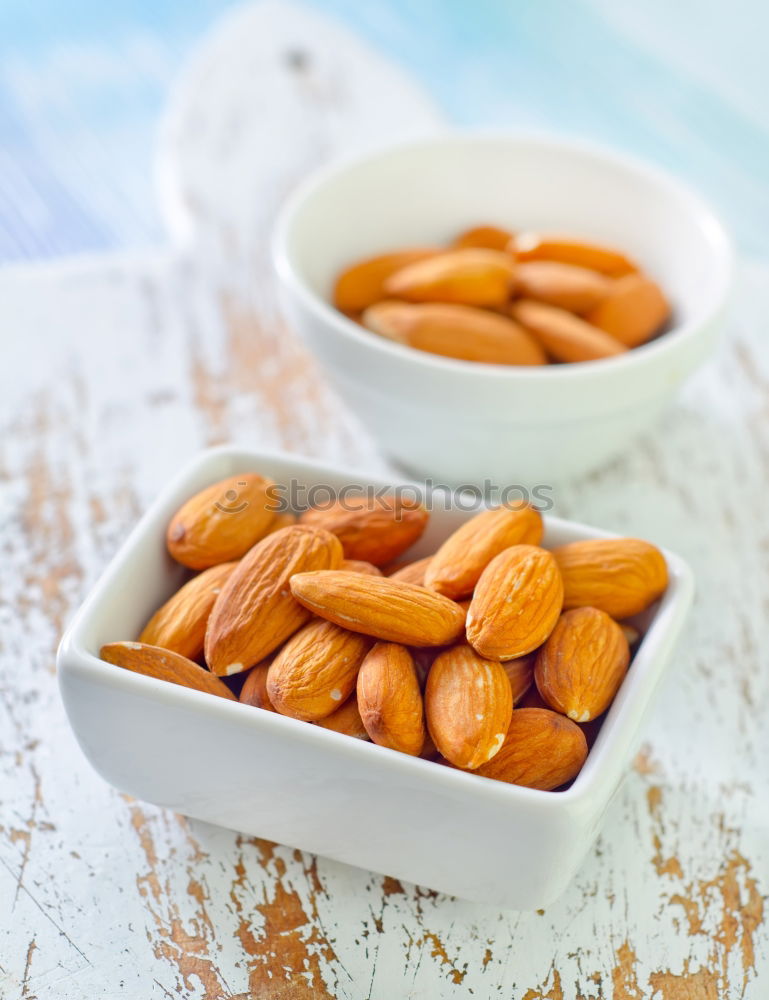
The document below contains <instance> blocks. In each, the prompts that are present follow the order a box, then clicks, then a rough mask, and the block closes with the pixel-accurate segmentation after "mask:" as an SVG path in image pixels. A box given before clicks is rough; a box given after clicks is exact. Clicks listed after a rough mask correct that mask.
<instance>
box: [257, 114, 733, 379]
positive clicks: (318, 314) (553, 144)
mask: <svg viewBox="0 0 769 1000" xmlns="http://www.w3.org/2000/svg"><path fill="white" fill-rule="evenodd" d="M479 143H503V144H510V145H513V146H520V145H526V146H531V147H535V148H537V147H539V148H542V149H548V150H561V151H563V152H564V153H577V154H578V155H581V156H583V157H586V158H588V159H592V160H594V161H596V162H602V163H603V164H609V165H610V166H612V167H614V168H615V169H617V170H620V171H624V172H626V173H631V174H635V175H640V176H641V177H642V178H644V179H645V180H646V181H648V182H651V183H652V184H653V185H656V186H658V187H660V188H664V189H665V190H667V191H668V192H669V193H670V194H671V195H673V196H674V197H675V198H677V199H678V200H679V201H680V202H681V203H682V204H683V205H685V207H686V209H687V211H688V212H689V214H690V215H692V216H697V217H698V218H699V225H700V228H701V229H702V230H703V231H705V232H706V233H707V235H708V237H709V243H708V244H707V246H708V247H709V253H710V255H711V257H712V258H713V259H714V260H715V263H716V270H717V274H718V275H719V276H720V280H719V281H718V282H717V283H714V284H713V286H711V287H710V289H709V291H710V292H711V304H710V307H709V308H708V309H706V310H705V311H704V312H703V313H702V314H700V315H694V316H693V317H690V318H689V319H688V320H687V321H686V322H685V323H683V324H681V325H678V326H673V327H672V328H671V329H670V330H669V331H667V332H666V333H664V334H662V335H660V336H659V337H657V338H655V339H654V340H651V341H649V342H647V343H646V344H642V345H640V346H639V347H635V348H633V349H632V350H628V351H626V352H625V353H623V354H619V355H616V356H614V357H610V358H600V359H597V360H594V361H581V362H579V363H572V364H562V365H501V364H489V363H485V362H477V361H462V360H460V359H458V358H444V357H441V356H440V355H437V354H429V353H427V352H426V351H418V350H415V349H414V348H411V347H408V346H406V345H404V344H398V343H396V342H394V341H390V340H386V339H385V338H384V337H377V336H376V335H375V334H373V333H371V332H370V331H367V330H364V329H362V328H361V327H360V326H359V325H358V324H357V323H355V322H354V321H353V320H351V319H349V318H348V317H347V316H345V315H344V313H341V312H339V311H338V310H337V309H336V308H335V307H334V306H333V305H332V304H331V303H330V302H327V301H326V300H325V299H324V298H322V296H320V295H318V294H317V293H316V292H314V291H313V290H312V289H311V288H310V287H309V285H308V284H307V283H306V281H305V280H304V278H303V277H302V275H301V273H300V271H299V269H298V267H297V266H296V265H295V262H294V260H293V259H292V254H291V252H290V249H289V243H290V230H291V228H292V225H293V223H294V222H295V220H296V217H297V216H298V215H299V213H300V212H301V210H302V208H303V207H304V205H305V204H306V203H307V202H308V201H309V200H310V199H311V198H312V197H313V196H314V195H315V194H316V193H318V192H319V191H321V190H322V188H323V187H324V186H325V185H326V184H328V183H329V182H331V181H334V180H336V179H338V178H339V177H340V176H342V175H344V174H345V173H346V172H347V171H352V170H355V169H357V168H359V167H362V166H365V165H366V164H368V163H371V162H374V161H376V160H379V159H385V158H387V157H388V156H391V155H394V154H395V155H397V154H399V153H408V152H410V151H412V150H418V149H422V148H427V147H431V146H436V145H442V144H443V145H453V144H459V145H468V146H469V145H475V144H479ZM270 250H271V256H272V261H273V266H274V268H275V271H276V273H277V275H278V277H279V279H280V281H281V282H282V283H283V285H284V286H285V288H286V289H287V290H288V291H289V292H290V293H291V294H293V295H295V296H296V297H297V298H298V299H299V300H300V301H301V303H302V305H303V306H304V308H305V309H306V310H308V311H309V312H311V313H312V314H313V315H314V317H315V319H316V320H318V321H319V322H321V323H323V324H325V325H330V326H332V327H333V328H334V329H335V330H336V332H337V333H338V334H340V335H341V336H342V338H343V339H345V340H347V341H352V342H353V343H355V344H357V345H359V346H361V347H364V348H367V349H369V350H371V351H373V352H374V353H375V354H381V355H383V356H385V357H389V358H392V359H393V360H395V361H400V362H411V363H412V364H413V365H414V366H415V367H417V368H422V369H424V371H425V373H427V372H431V371H432V372H433V373H435V372H444V373H446V374H454V375H457V374H465V375H471V376H475V377H487V378H490V379H494V380H498V379H514V380H519V379H522V380H526V381H529V382H533V383H537V382H540V381H542V382H545V381H549V382H559V381H565V380H574V379H580V378H591V377H593V376H596V375H600V374H606V375H608V376H611V375H612V374H619V373H621V372H624V371H627V370H628V369H629V368H632V367H633V366H634V365H638V364H644V363H646V362H653V361H654V360H655V359H661V358H664V356H665V355H666V354H669V353H670V352H671V351H672V352H675V351H676V350H677V349H679V348H680V347H682V346H684V345H685V344H687V343H689V342H690V341H691V340H693V339H696V338H697V336H698V335H700V334H702V333H703V331H704V330H705V329H706V328H707V326H708V324H709V323H710V322H711V321H712V320H713V319H714V318H716V317H717V316H719V315H720V314H721V313H722V312H723V311H724V309H725V308H726V305H727V302H728V298H729V293H730V290H731V287H732V283H733V272H734V250H733V246H732V242H731V239H730V238H729V236H728V234H727V232H726V230H725V228H724V226H723V224H722V223H721V221H720V220H719V218H718V216H717V215H716V214H715V212H714V211H713V209H712V208H711V207H710V206H709V205H708V204H707V202H706V201H705V200H704V199H703V198H702V197H701V196H700V195H699V194H697V193H696V192H695V191H694V190H692V189H691V188H690V187H688V186H687V185H686V184H685V183H684V182H683V181H681V180H679V179H678V178H677V177H675V176H674V175H672V174H670V173H668V172H667V171H666V170H663V169H662V168H661V167H658V166H656V165H654V164H650V163H648V162H646V161H645V160H643V159H641V158H639V157H636V156H634V155H632V154H629V153H625V152H619V151H617V150H614V149H611V148H609V147H607V146H604V145H602V144H600V143H596V142H592V141H588V140H584V139H577V138H571V137H569V136H566V135H563V134H554V133H550V132H546V131H538V130H530V129H510V128H441V129H436V130H435V131H433V132H430V133H429V134H425V135H423V136H421V137H420V138H417V139H414V138H408V139H402V140H398V141H396V142H388V143H383V144H381V145H379V146H377V147H375V148H369V149H367V150H366V152H364V153H360V152H358V153H355V154H348V155H346V156H342V157H338V158H335V159H334V160H333V161H332V162H331V163H329V164H326V165H324V166H322V167H320V168H318V169H317V170H315V171H313V172H312V173H311V174H310V176H309V177H307V178H305V179H304V180H303V181H301V182H300V183H299V185H298V186H297V187H296V188H295V189H294V190H293V191H292V193H291V194H290V195H289V196H288V198H287V199H286V201H285V202H284V204H283V207H282V208H281V210H280V212H279V214H278V217H277V220H276V222H275V225H274V227H273V231H272V236H271V240H270Z"/></svg>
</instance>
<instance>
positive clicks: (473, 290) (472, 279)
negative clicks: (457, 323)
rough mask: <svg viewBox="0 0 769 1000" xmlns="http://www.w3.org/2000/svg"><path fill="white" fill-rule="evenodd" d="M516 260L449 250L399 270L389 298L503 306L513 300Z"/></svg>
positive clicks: (492, 253)
mask: <svg viewBox="0 0 769 1000" xmlns="http://www.w3.org/2000/svg"><path fill="white" fill-rule="evenodd" d="M514 272H515V264H514V263H513V260H512V258H511V257H510V256H509V255H508V254H506V253H502V252H501V251H499V250H486V249H484V248H482V247H468V248H466V249H464V250H449V251H448V252H446V253H440V254H436V255H435V256H433V257H428V258H427V259H426V260H419V261H417V262H416V263H414V264H407V265H406V267H404V268H401V270H400V271H396V272H395V273H394V274H391V275H390V277H389V278H387V279H386V281H385V283H384V290H385V294H386V295H387V296H390V297H392V298H396V299H405V300H406V301H407V302H454V303H457V304H460V305H467V306H502V305H504V304H505V303H506V302H507V300H508V299H509V297H510V284H511V281H512V277H513V274H514Z"/></svg>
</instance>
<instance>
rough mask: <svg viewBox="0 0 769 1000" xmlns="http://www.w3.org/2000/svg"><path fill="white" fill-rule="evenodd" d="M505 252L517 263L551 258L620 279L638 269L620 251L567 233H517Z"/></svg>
mask: <svg viewBox="0 0 769 1000" xmlns="http://www.w3.org/2000/svg"><path fill="white" fill-rule="evenodd" d="M507 252H508V253H510V254H512V255H513V256H514V257H515V259H516V260H517V261H519V262H522V261H528V260H554V261H559V262H560V263H562V264H574V265H576V266H577V267H586V268H589V269H590V270H592V271H598V272H599V273H601V274H605V275H608V276H609V277H611V278H620V277H622V275H624V274H630V273H631V272H633V271H637V270H638V268H637V266H636V265H635V263H634V262H633V261H632V260H630V258H629V257H626V256H625V254H623V253H621V252H620V251H619V250H615V249H613V248H612V247H605V246H600V245H599V244H597V243H586V242H584V241H583V240H577V239H574V238H573V237H570V236H559V235H550V234H547V233H535V232H523V233H518V234H517V235H516V236H514V237H513V239H512V240H511V241H510V243H509V244H508V246H507Z"/></svg>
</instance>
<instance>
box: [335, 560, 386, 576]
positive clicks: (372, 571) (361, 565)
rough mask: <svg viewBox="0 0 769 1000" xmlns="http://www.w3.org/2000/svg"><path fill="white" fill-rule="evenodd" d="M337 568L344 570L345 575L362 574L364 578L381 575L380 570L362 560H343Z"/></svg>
mask: <svg viewBox="0 0 769 1000" xmlns="http://www.w3.org/2000/svg"><path fill="white" fill-rule="evenodd" d="M339 568H340V569H342V570H344V571H345V573H363V575H364V576H381V575H382V571H381V569H379V568H378V567H376V566H374V564H373V563H370V562H366V561H365V560H363V559H343V560H342V564H341V566H340V567H339Z"/></svg>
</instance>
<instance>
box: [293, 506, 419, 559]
mask: <svg viewBox="0 0 769 1000" xmlns="http://www.w3.org/2000/svg"><path fill="white" fill-rule="evenodd" d="M429 516H430V515H429V514H428V513H427V511H426V510H425V508H424V507H423V506H422V504H421V503H419V501H418V500H416V499H414V498H412V497H400V496H396V495H394V494H390V495H387V496H374V497H365V496H359V497H354V496H351V497H349V498H347V499H345V500H343V501H342V500H339V501H337V502H335V503H333V504H331V505H330V506H329V507H326V508H313V509H311V510H308V511H305V513H304V514H302V517H301V523H302V524H309V525H313V526H314V527H317V528H325V529H326V531H330V532H331V534H332V535H336V536H337V538H338V539H339V541H340V542H341V543H342V548H343V550H344V557H345V559H354V560H356V561H360V560H362V561H364V562H370V563H373V564H374V565H375V566H383V565H384V564H385V563H388V562H390V561H391V560H392V559H396V558H397V557H398V556H399V555H401V553H403V552H405V551H406V549H408V548H410V547H411V546H412V545H413V544H414V542H415V541H416V540H417V539H418V538H419V537H420V535H421V534H422V532H423V531H424V530H425V528H426V527H427V521H428V519H429Z"/></svg>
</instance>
